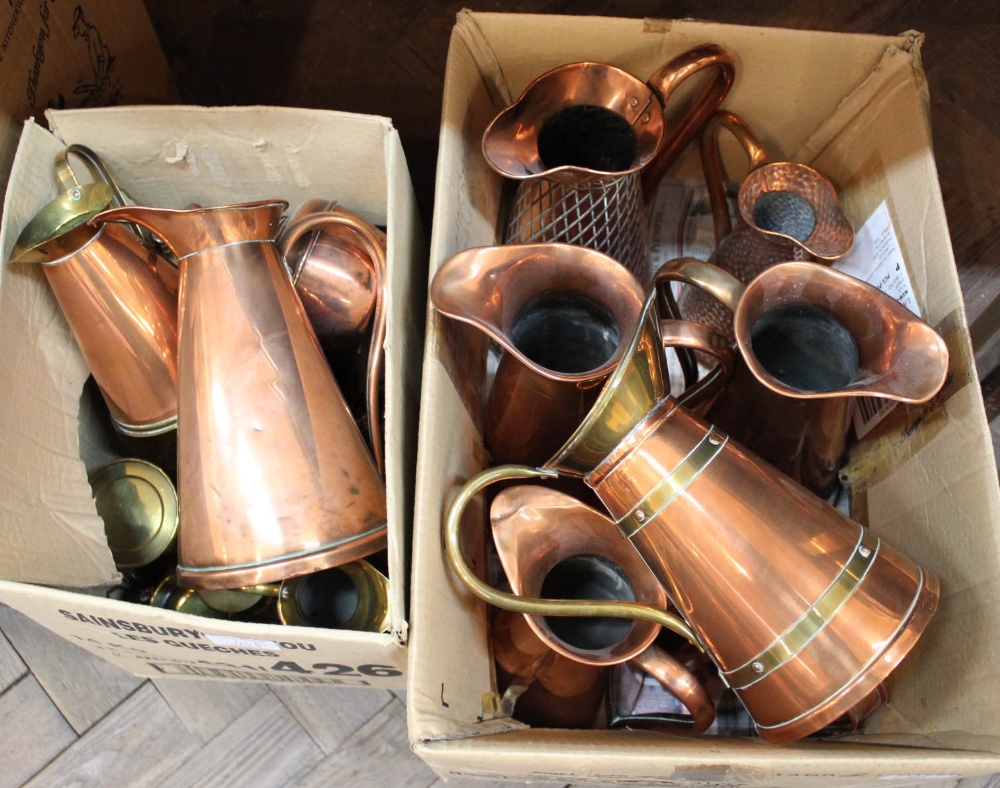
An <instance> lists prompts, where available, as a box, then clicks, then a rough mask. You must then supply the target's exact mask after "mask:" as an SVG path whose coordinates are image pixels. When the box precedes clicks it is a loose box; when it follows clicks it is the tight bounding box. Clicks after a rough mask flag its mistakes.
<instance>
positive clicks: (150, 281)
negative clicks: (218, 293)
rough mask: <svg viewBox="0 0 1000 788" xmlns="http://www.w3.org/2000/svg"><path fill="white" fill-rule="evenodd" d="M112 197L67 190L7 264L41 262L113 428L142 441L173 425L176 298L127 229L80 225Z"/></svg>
mask: <svg viewBox="0 0 1000 788" xmlns="http://www.w3.org/2000/svg"><path fill="white" fill-rule="evenodd" d="M113 197H114V195H113V192H112V190H111V189H110V188H109V187H108V186H107V185H105V184H103V183H97V184H86V185H80V184H76V185H71V186H70V187H69V188H68V189H67V190H66V191H65V192H64V193H63V194H62V195H61V196H60V197H59V198H57V199H56V200H54V201H52V202H50V203H48V204H47V205H46V206H45V207H44V208H42V210H41V211H39V212H38V214H36V216H35V217H34V218H33V219H32V220H31V222H29V223H28V225H26V226H25V228H24V230H23V231H22V232H21V234H20V236H19V237H18V240H17V243H16V244H15V246H14V251H13V258H12V260H13V261H14V262H24V263H35V264H39V265H41V267H42V271H43V272H44V273H45V278H46V279H47V280H48V283H49V286H50V287H51V288H52V292H53V294H54V295H55V297H56V300H57V301H58V302H59V306H60V308H61V309H62V312H63V314H64V315H65V316H66V320H67V322H68V323H69V326H70V329H71V330H72V332H73V336H74V338H75V339H76V342H77V345H78V346H79V348H80V351H81V352H82V353H83V356H84V358H85V359H86V361H87V364H88V366H89V367H90V371H91V373H92V374H93V376H94V380H95V381H96V383H97V385H98V387H99V388H100V391H101V394H102V396H103V397H104V400H105V402H106V403H107V405H108V410H109V411H110V414H111V420H112V423H113V424H114V426H115V428H116V429H117V430H118V431H119V432H122V433H123V434H126V435H131V436H137V437H148V436H152V435H159V434H162V433H164V432H169V431H170V430H173V429H174V428H175V427H176V425H177V374H178V373H177V364H178V362H177V302H176V299H175V298H174V296H173V294H172V293H170V292H169V290H168V289H167V288H166V286H165V284H164V283H163V281H162V280H161V279H160V278H159V277H158V276H157V274H156V267H157V264H158V263H157V258H158V255H157V254H156V253H155V252H154V251H152V250H150V249H148V248H146V247H144V246H143V245H142V244H141V242H140V240H139V238H138V237H137V236H136V235H135V234H134V233H133V232H131V231H130V230H128V229H126V228H125V227H119V226H110V227H108V226H100V227H95V226H93V225H91V224H89V223H88V220H89V219H91V218H92V217H93V216H94V215H96V214H97V213H99V212H100V211H101V210H103V209H105V208H106V207H107V206H108V205H110V204H111V202H112V200H113Z"/></svg>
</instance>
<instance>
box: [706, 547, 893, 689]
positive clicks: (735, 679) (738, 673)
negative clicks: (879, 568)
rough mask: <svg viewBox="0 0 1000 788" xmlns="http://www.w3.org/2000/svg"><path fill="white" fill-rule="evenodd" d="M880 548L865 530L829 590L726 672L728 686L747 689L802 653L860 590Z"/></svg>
mask: <svg viewBox="0 0 1000 788" xmlns="http://www.w3.org/2000/svg"><path fill="white" fill-rule="evenodd" d="M878 545H879V540H878V538H877V537H874V536H872V535H871V534H870V533H869V532H868V531H867V529H864V528H862V529H861V536H860V538H859V539H858V543H857V545H855V547H854V553H853V555H851V557H850V559H848V561H847V563H846V564H844V568H843V569H842V570H841V571H840V574H838V575H837V578H836V579H835V580H834V581H833V583H831V584H830V587H829V588H827V589H826V591H824V592H823V594H822V595H821V596H820V598H819V599H817V600H816V602H815V603H814V604H813V606H812V607H810V608H809V610H807V611H806V613H805V615H803V616H802V617H801V618H800V619H799V620H798V621H796V622H795V623H794V624H792V626H790V627H789V628H788V629H786V630H785V631H784V632H783V633H782V634H781V635H779V636H778V637H777V638H776V639H775V641H774V642H773V643H772V644H771V645H770V646H768V647H767V648H766V649H764V651H762V652H760V654H758V655H757V656H755V657H753V658H752V659H750V660H748V661H747V662H746V663H745V664H743V665H741V666H740V667H738V668H735V669H733V670H730V671H726V672H725V677H726V682H727V683H728V684H729V686H730V687H732V688H733V689H734V690H741V689H746V688H747V687H749V686H751V685H752V684H756V683H757V682H758V681H760V680H761V679H764V678H766V677H767V676H768V674H770V673H771V672H772V671H773V670H775V669H776V668H778V667H780V666H781V665H783V664H784V663H785V662H787V661H788V660H789V659H791V658H792V657H794V656H795V655H796V654H797V653H798V652H799V651H801V650H802V649H803V648H804V647H805V646H806V645H807V644H808V643H809V641H811V640H812V639H813V638H814V637H815V636H816V635H817V634H818V633H819V631H820V630H821V629H823V627H825V626H826V625H827V623H828V622H829V621H830V619H832V618H833V617H834V616H835V615H836V613H837V611H838V610H839V609H840V607H841V606H842V605H843V604H844V603H845V602H846V601H847V600H848V599H850V598H851V596H852V595H853V594H854V592H855V591H857V589H858V586H859V585H861V581H862V580H864V579H865V575H866V574H867V573H868V569H869V568H870V567H871V565H872V563H873V562H874V561H875V556H876V554H877V553H878Z"/></svg>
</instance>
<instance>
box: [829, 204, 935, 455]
mask: <svg viewBox="0 0 1000 788" xmlns="http://www.w3.org/2000/svg"><path fill="white" fill-rule="evenodd" d="M833 267H834V268H836V269H837V270H838V271H841V272H842V273H845V274H848V275H850V276H853V277H854V278H855V279H860V280H861V281H862V282H867V283H868V284H870V285H873V286H874V287H877V288H878V289H879V290H881V291H882V292H883V293H885V294H886V295H887V296H890V297H892V298H895V299H896V300H897V301H899V303H901V304H902V305H903V306H905V307H906V308H907V309H909V310H910V311H911V312H913V313H914V314H915V315H917V316H918V317H919V316H920V307H919V306H918V304H917V298H916V295H915V294H914V292H913V285H912V283H911V282H910V275H909V273H908V272H907V270H906V263H905V261H904V260H903V250H902V248H901V247H900V245H899V239H898V238H897V236H896V229H895V228H894V227H893V226H892V216H891V215H890V213H889V205H888V204H887V203H886V201H885V200H883V201H882V203H881V204H880V205H879V206H878V208H876V209H875V211H874V212H873V213H872V215H871V216H869V217H868V220H867V221H866V222H865V223H864V225H863V226H862V227H861V229H860V230H858V231H857V232H856V233H855V235H854V246H852V247H851V251H849V252H848V253H847V254H845V255H844V256H843V257H841V258H840V259H839V260H838V261H837V262H835V263H834V264H833ZM895 407H896V403H895V402H893V401H892V400H887V399H880V398H876V397H859V398H858V400H857V407H855V409H854V430H855V432H856V433H857V436H858V438H863V437H864V436H865V435H867V434H868V433H869V432H871V431H872V429H873V428H874V427H875V425H877V424H878V423H879V422H881V421H882V420H883V419H884V418H885V417H886V416H888V415H889V413H891V412H892V409H893V408H895Z"/></svg>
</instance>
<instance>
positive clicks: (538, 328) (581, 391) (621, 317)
mask: <svg viewBox="0 0 1000 788" xmlns="http://www.w3.org/2000/svg"><path fill="white" fill-rule="evenodd" d="M430 298H431V301H432V302H433V304H434V306H435V308H436V309H437V310H438V311H439V312H441V313H442V314H444V315H446V316H448V317H450V318H453V319H455V320H459V321H462V322H464V323H467V324H469V325H472V326H474V327H475V328H477V329H478V330H480V331H482V332H483V333H484V334H486V335H487V336H488V337H490V338H491V339H493V340H494V341H495V342H497V343H498V345H499V346H500V348H501V351H502V352H501V356H500V360H499V364H498V367H497V370H496V374H495V376H494V378H493V382H492V385H491V387H490V388H489V394H488V400H487V402H486V408H485V413H486V417H485V440H486V446H487V448H488V449H489V451H490V453H491V456H492V457H493V460H494V461H495V462H524V463H532V464H534V463H539V462H542V461H543V460H545V459H546V458H547V457H549V456H550V455H551V454H552V453H553V452H554V451H555V450H556V449H557V448H558V447H559V446H561V445H562V444H563V443H564V442H565V441H566V440H567V438H569V436H570V435H571V434H572V433H573V431H574V430H575V429H576V428H577V427H578V426H579V424H580V422H581V421H582V420H583V418H584V416H585V415H586V414H587V412H588V410H589V409H590V407H591V406H592V405H593V403H594V401H595V400H596V399H597V396H598V394H599V393H600V390H601V386H602V385H603V384H604V382H605V381H606V380H607V379H608V377H609V376H610V374H611V372H612V371H613V370H614V368H615V366H616V364H617V363H618V361H619V359H620V358H621V357H622V354H623V352H624V350H625V347H626V343H627V339H628V336H629V332H630V331H631V330H632V327H633V326H634V325H635V322H636V320H637V318H638V315H639V313H640V311H641V310H642V305H643V300H644V296H643V289H642V287H641V285H640V284H639V282H638V281H637V280H636V278H635V277H634V276H632V274H631V273H629V271H628V270H626V269H625V268H624V267H623V266H622V265H620V264H619V263H617V262H616V261H615V260H612V259H611V258H610V257H608V256H607V255H605V254H602V253H600V252H598V251H595V250H592V249H586V248H584V247H580V246H570V245H567V244H529V245H524V246H487V247H480V248H476V249H468V250H465V251H463V252H459V253H458V254H457V255H455V256H453V257H451V258H450V259H448V260H447V261H445V262H444V263H443V264H442V265H441V267H440V268H439V269H438V271H437V272H436V273H435V275H434V278H433V280H432V281H431V286H430ZM661 329H662V330H661V333H662V336H663V345H666V346H669V347H694V348H698V349H700V350H702V351H704V352H706V353H709V354H712V355H713V356H715V357H716V358H718V359H719V361H720V366H719V367H718V368H717V370H715V371H713V373H712V374H710V375H709V376H706V377H705V378H704V379H703V380H702V381H700V382H699V383H697V384H695V386H694V387H692V388H689V389H688V391H687V392H686V393H685V395H684V397H685V400H686V401H687V402H689V403H692V404H694V403H701V404H702V405H703V406H707V405H708V404H709V402H710V401H711V400H712V398H713V397H715V396H717V395H718V393H719V392H720V390H721V389H720V385H721V383H722V382H724V380H725V379H726V378H727V377H728V374H729V373H730V372H731V371H732V368H733V357H732V355H731V353H730V349H729V348H728V346H727V344H726V342H725V341H724V340H723V339H722V338H721V337H719V336H717V335H715V334H713V333H712V332H710V331H708V330H706V329H705V328H704V327H702V326H698V325H697V324H694V323H683V322H680V321H675V322H666V323H664V324H663V326H661Z"/></svg>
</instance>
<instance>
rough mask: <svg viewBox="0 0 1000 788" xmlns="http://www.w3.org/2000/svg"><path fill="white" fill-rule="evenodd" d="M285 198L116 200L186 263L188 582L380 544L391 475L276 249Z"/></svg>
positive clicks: (275, 572) (269, 569) (263, 578)
mask: <svg viewBox="0 0 1000 788" xmlns="http://www.w3.org/2000/svg"><path fill="white" fill-rule="evenodd" d="M285 207H286V204H285V203H283V202H279V201H265V202H257V203H248V204H244V205H235V206H224V207H219V208H200V209H191V210H166V209H154V208H139V207H128V208H115V209H112V210H109V211H107V212H105V213H103V214H101V215H100V216H99V217H97V219H96V220H99V221H103V222H116V221H125V222H134V223H137V224H141V225H143V226H145V227H147V228H148V229H150V230H151V231H152V232H154V233H155V234H156V235H158V236H159V237H161V238H162V239H163V240H164V241H165V242H166V243H167V244H168V245H169V246H170V247H171V249H172V251H173V252H174V254H175V255H176V257H177V259H178V261H179V263H180V271H181V291H180V293H181V300H180V309H179V323H180V337H179V347H180V354H179V356H180V358H179V378H180V383H181V385H180V431H179V436H178V439H179V446H178V475H179V478H178V490H179V493H180V504H181V512H182V520H181V526H180V535H179V564H180V566H179V569H178V572H179V576H180V577H181V578H182V580H183V582H184V583H185V584H186V585H189V586H192V587H196V588H205V589H210V590H211V589H215V588H236V587H241V586H248V585H255V584H258V583H267V582H272V581H276V580H282V579H284V578H286V577H290V576H294V575H299V574H305V573H307V572H312V571H316V570H319V569H325V568H327V567H330V566H336V565H338V564H343V563H346V562H347V561H351V560H353V559H355V558H360V557H362V556H365V555H368V554H370V553H372V552H375V551H376V550H379V549H382V548H384V547H385V546H386V500H385V487H384V484H383V481H382V478H381V476H380V475H379V473H378V470H377V468H376V467H375V464H374V462H373V461H372V458H371V454H370V452H369V451H368V448H367V447H366V446H365V443H364V441H363V439H362V437H361V433H360V431H359V430H358V427H357V425H356V424H355V422H354V420H353V418H352V417H351V414H350V412H349V410H348V408H347V406H346V404H345V403H344V400H343V397H342V396H341V395H340V391H339V389H338V388H337V384H336V382H335V380H334V378H333V375H332V373H331V372H330V368H329V366H328V365H327V363H326V360H325V359H324V357H323V353H322V351H321V349H320V347H319V344H318V342H317V340H316V336H315V334H314V333H313V331H312V328H311V327H310V326H309V322H308V319H307V318H306V315H305V312H304V311H303V309H302V305H301V303H300V301H299V299H298V298H297V297H296V295H295V291H294V289H293V287H292V283H291V279H290V278H289V276H288V271H287V270H286V268H285V266H284V264H283V263H282V261H281V259H280V258H279V256H278V254H277V249H276V247H275V244H274V240H273V239H274V237H275V233H276V230H277V226H278V220H279V217H280V216H281V213H282V211H283V210H284V208H285Z"/></svg>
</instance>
